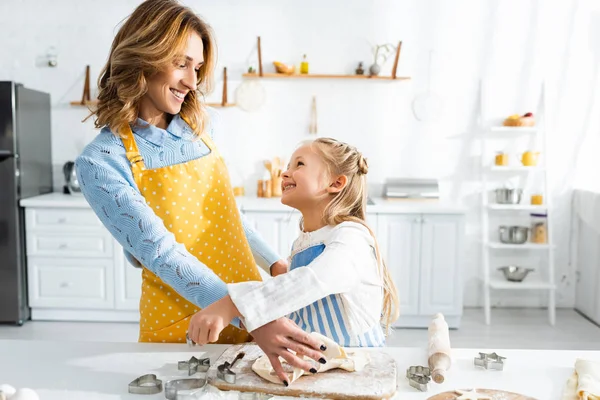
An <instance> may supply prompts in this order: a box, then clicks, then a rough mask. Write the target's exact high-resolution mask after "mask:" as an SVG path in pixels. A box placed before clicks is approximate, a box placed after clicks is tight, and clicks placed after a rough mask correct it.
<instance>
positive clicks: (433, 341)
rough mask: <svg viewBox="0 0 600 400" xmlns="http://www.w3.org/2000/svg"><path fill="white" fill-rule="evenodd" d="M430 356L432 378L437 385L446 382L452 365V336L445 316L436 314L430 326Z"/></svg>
mask: <svg viewBox="0 0 600 400" xmlns="http://www.w3.org/2000/svg"><path fill="white" fill-rule="evenodd" d="M428 334H429V356H428V364H429V369H430V370H431V377H432V378H433V381H434V382H435V383H442V382H444V374H445V372H446V371H447V370H448V369H450V364H451V363H452V358H451V354H452V352H451V350H450V334H449V332H448V324H447V323H446V320H445V319H444V315H443V314H440V313H438V314H436V315H435V316H434V317H433V320H432V321H431V323H430V324H429V328H428Z"/></svg>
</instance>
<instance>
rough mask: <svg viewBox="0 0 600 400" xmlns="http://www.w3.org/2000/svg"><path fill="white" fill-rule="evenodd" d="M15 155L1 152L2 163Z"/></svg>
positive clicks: (6, 151) (0, 159)
mask: <svg viewBox="0 0 600 400" xmlns="http://www.w3.org/2000/svg"><path fill="white" fill-rule="evenodd" d="M14 156H15V155H14V154H13V153H11V152H10V151H8V150H0V162H2V161H4V160H8V159H9V158H13V157H14Z"/></svg>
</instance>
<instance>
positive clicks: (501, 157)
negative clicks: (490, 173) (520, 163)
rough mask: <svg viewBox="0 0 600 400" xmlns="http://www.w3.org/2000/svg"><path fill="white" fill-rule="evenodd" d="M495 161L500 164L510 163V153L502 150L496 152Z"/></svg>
mask: <svg viewBox="0 0 600 400" xmlns="http://www.w3.org/2000/svg"><path fill="white" fill-rule="evenodd" d="M494 163H495V164H496V165H498V166H506V165H508V154H506V153H502V152H498V153H496V158H495V159H494Z"/></svg>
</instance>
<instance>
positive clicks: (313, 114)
mask: <svg viewBox="0 0 600 400" xmlns="http://www.w3.org/2000/svg"><path fill="white" fill-rule="evenodd" d="M317 132H318V129H317V97H316V96H313V98H312V103H311V107H310V124H309V125H308V133H310V134H312V135H316V134H317Z"/></svg>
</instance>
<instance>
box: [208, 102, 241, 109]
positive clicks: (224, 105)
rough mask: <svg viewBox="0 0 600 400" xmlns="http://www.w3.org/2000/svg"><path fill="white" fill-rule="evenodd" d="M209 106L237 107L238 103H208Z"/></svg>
mask: <svg viewBox="0 0 600 400" xmlns="http://www.w3.org/2000/svg"><path fill="white" fill-rule="evenodd" d="M206 105H207V106H209V107H214V108H228V107H235V106H236V104H235V103H227V104H222V103H206Z"/></svg>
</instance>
